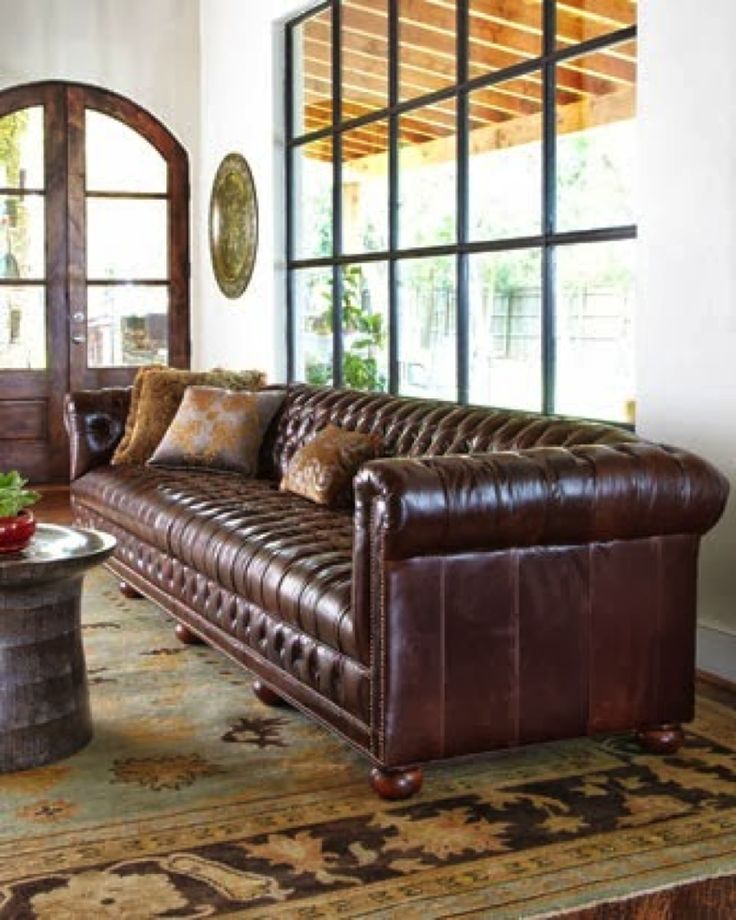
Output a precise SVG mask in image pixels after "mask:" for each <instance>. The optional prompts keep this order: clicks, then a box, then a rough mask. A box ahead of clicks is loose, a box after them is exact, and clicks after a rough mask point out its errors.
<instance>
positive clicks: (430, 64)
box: [398, 0, 457, 100]
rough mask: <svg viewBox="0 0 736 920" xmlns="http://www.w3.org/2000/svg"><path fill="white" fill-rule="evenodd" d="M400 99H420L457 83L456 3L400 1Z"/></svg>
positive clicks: (450, 0)
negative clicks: (419, 97)
mask: <svg viewBox="0 0 736 920" xmlns="http://www.w3.org/2000/svg"><path fill="white" fill-rule="evenodd" d="M398 3H399V97H400V98H401V99H402V100H403V99H416V98H417V97H418V96H424V95H426V94H427V93H432V92H434V91H435V90H438V89H443V88H444V87H446V86H452V85H453V84H454V83H456V82H457V49H456V41H455V33H456V28H455V22H456V12H455V0H442V2H440V0H437V2H435V0H398Z"/></svg>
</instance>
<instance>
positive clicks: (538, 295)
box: [468, 249, 542, 412]
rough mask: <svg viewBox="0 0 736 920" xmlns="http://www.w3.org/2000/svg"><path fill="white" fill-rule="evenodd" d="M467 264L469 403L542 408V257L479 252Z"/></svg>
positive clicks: (521, 251) (534, 252) (516, 252)
mask: <svg viewBox="0 0 736 920" xmlns="http://www.w3.org/2000/svg"><path fill="white" fill-rule="evenodd" d="M468 261H469V264H470V355H469V359H470V401H471V402H472V403H480V404H481V405H486V406H488V405H490V406H505V407H507V408H509V409H530V410H532V411H535V412H539V411H540V409H541V408H542V257H541V253H540V251H539V250H538V249H516V250H512V251H510V252H487V253H478V254H477V255H471V256H470V257H469V260H468Z"/></svg>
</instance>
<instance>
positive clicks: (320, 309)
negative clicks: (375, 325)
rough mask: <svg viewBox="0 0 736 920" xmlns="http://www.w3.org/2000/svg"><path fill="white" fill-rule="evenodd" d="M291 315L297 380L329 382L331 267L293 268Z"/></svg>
mask: <svg viewBox="0 0 736 920" xmlns="http://www.w3.org/2000/svg"><path fill="white" fill-rule="evenodd" d="M292 280H293V284H294V317H295V327H296V335H295V342H296V356H295V362H294V371H295V376H296V379H297V380H303V381H305V382H306V383H311V384H313V385H315V386H326V385H327V384H331V383H332V269H330V268H327V269H322V268H310V269H303V270H301V271H295V272H294V273H293V276H292Z"/></svg>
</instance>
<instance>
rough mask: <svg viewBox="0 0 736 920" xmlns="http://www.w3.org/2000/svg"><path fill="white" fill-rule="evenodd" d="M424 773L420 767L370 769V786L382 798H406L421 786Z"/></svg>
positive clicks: (394, 799)
mask: <svg viewBox="0 0 736 920" xmlns="http://www.w3.org/2000/svg"><path fill="white" fill-rule="evenodd" d="M423 780H424V773H423V772H422V768H421V767H411V768H410V769H408V770H382V769H381V768H380V767H374V768H373V769H372V770H371V788H372V789H373V791H374V792H375V793H376V794H377V795H379V796H380V797H381V798H382V799H391V800H393V801H396V800H399V799H408V798H410V797H411V796H412V795H414V794H415V793H416V792H419V790H420V789H421V788H422V781H423Z"/></svg>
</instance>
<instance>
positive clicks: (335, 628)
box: [72, 466, 358, 658]
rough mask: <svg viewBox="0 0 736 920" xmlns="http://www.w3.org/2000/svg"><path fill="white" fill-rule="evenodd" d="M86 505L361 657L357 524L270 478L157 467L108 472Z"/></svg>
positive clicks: (88, 478)
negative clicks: (355, 593)
mask: <svg viewBox="0 0 736 920" xmlns="http://www.w3.org/2000/svg"><path fill="white" fill-rule="evenodd" d="M72 495H73V498H74V499H75V501H77V502H81V503H82V504H83V505H85V506H87V507H88V508H90V509H92V510H94V511H96V512H97V513H99V514H100V515H102V516H103V517H105V518H106V519H108V520H110V521H112V522H113V523H115V524H117V525H118V526H120V527H122V528H123V529H124V530H126V531H128V532H129V533H132V534H134V535H136V536H137V537H139V538H140V539H141V540H143V541H144V542H146V543H148V544H150V545H152V546H155V547H156V548H158V549H159V550H161V551H163V552H165V553H166V554H167V555H169V556H171V557H172V558H174V559H178V560H180V561H181V562H183V563H184V564H186V565H189V566H191V567H192V568H194V569H196V570H197V571H199V572H201V573H202V574H204V575H206V576H207V577H208V578H211V579H212V580H213V581H215V582H217V583H218V584H220V585H222V586H223V587H224V588H227V589H228V590H230V591H233V592H234V593H236V594H239V595H241V596H242V597H244V598H245V599H246V600H248V601H249V602H250V603H252V604H255V605H256V606H258V607H260V608H261V609H263V610H267V611H269V613H270V614H271V615H273V616H277V617H279V618H280V619H282V620H283V622H285V623H290V624H293V625H294V626H296V627H297V628H298V629H301V630H303V631H304V632H305V633H307V634H309V635H311V636H313V637H314V638H315V639H317V640H319V641H320V642H323V643H324V644H325V645H328V646H330V647H331V648H334V649H335V650H336V651H339V652H341V653H343V654H345V655H348V656H349V657H352V658H357V657H358V653H357V646H356V642H355V631H354V622H353V611H352V603H351V592H352V545H353V518H352V514H351V513H350V512H341V511H334V510H331V509H328V508H325V507H321V506H318V505H315V504H313V503H312V502H309V501H306V500H305V499H302V498H299V497H298V496H296V495H291V494H290V493H288V492H280V491H279V490H278V486H277V485H276V483H274V482H272V481H270V480H262V479H245V478H244V477H241V476H238V475H232V474H226V473H209V472H202V471H201V470H200V471H190V470H163V469H158V470H157V469H154V468H151V467H133V466H118V467H100V468H97V469H95V470H92V471H91V472H89V473H87V474H86V475H85V476H82V478H81V479H78V480H77V481H76V482H74V483H73V484H72Z"/></svg>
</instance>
